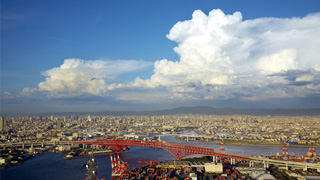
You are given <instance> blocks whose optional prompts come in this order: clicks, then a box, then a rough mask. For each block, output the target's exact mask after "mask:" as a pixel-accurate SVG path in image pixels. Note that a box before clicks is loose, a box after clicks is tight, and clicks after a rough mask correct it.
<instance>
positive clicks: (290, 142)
mask: <svg viewBox="0 0 320 180" xmlns="http://www.w3.org/2000/svg"><path fill="white" fill-rule="evenodd" d="M286 144H287V145H310V144H311V143H309V142H308V141H286Z"/></svg>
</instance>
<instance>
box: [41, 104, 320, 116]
mask: <svg viewBox="0 0 320 180" xmlns="http://www.w3.org/2000/svg"><path fill="white" fill-rule="evenodd" d="M43 114H45V115H76V114H77V115H85V114H90V115H97V116H106V115H109V116H125V115H126V116H130V115H138V116H157V115H175V114H203V115H210V114H213V115H256V116H264V115H284V116H317V115H320V108H312V109H240V108H214V107H210V106H196V107H179V108H174V109H165V110H155V111H103V112H55V113H43Z"/></svg>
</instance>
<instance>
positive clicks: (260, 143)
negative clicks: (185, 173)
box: [176, 136, 320, 147]
mask: <svg viewBox="0 0 320 180" xmlns="http://www.w3.org/2000/svg"><path fill="white" fill-rule="evenodd" d="M176 138H177V139H179V140H180V141H185V142H188V141H189V142H214V143H216V144H219V145H220V143H221V141H212V140H207V139H205V140H204V139H198V140H191V139H189V140H188V141H187V139H186V138H183V137H178V136H176ZM223 143H224V144H226V145H234V146H283V145H286V146H288V147H310V145H288V144H285V143H283V142H280V141H279V142H266V141H243V140H225V139H224V140H223ZM312 146H313V147H320V144H312Z"/></svg>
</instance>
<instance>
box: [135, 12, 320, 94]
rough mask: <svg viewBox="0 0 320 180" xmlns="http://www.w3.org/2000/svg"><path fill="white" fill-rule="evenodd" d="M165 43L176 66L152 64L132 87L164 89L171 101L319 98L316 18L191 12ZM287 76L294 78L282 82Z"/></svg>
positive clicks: (318, 18) (319, 36)
mask: <svg viewBox="0 0 320 180" xmlns="http://www.w3.org/2000/svg"><path fill="white" fill-rule="evenodd" d="M167 38H168V39H170V40H172V41H175V42H177V43H178V46H177V47H175V48H174V50H175V52H176V53H178V54H179V56H180V57H181V58H180V60H179V61H176V62H174V61H169V60H167V59H162V60H159V61H156V62H155V64H154V74H153V75H152V77H151V78H150V79H146V80H142V79H140V78H137V79H136V80H135V82H134V83H133V84H132V85H133V86H139V87H159V86H165V87H167V88H168V91H169V92H172V93H173V94H172V97H173V98H197V99H199V98H200V99H201V98H202V99H224V98H226V99H228V98H245V99H252V100H255V99H260V98H274V97H296V96H299V97H303V96H307V95H308V94H313V93H317V94H319V90H320V89H319V64H320V54H319V53H318V50H319V49H320V14H319V13H317V14H310V15H308V16H306V17H303V18H296V17H294V18H258V19H254V20H246V21H243V20H242V15H241V13H240V12H235V13H233V14H232V15H226V14H224V13H223V12H222V11H221V10H219V9H216V10H212V11H211V12H210V13H209V14H208V15H206V14H204V13H203V12H202V11H200V10H197V11H195V12H194V13H193V15H192V19H191V20H186V21H181V22H178V23H176V24H175V25H174V26H173V28H172V29H171V30H170V33H169V34H168V35H167ZM301 71H303V72H306V73H301ZM287 72H290V75H293V74H294V76H296V78H295V79H288V78H287V77H286V75H288V74H287ZM303 80H306V82H308V83H306V84H302V83H300V82H301V81H303ZM303 82H304V81H303Z"/></svg>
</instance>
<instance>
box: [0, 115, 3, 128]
mask: <svg viewBox="0 0 320 180" xmlns="http://www.w3.org/2000/svg"><path fill="white" fill-rule="evenodd" d="M3 129H4V119H3V117H1V116H0V131H3Z"/></svg>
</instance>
